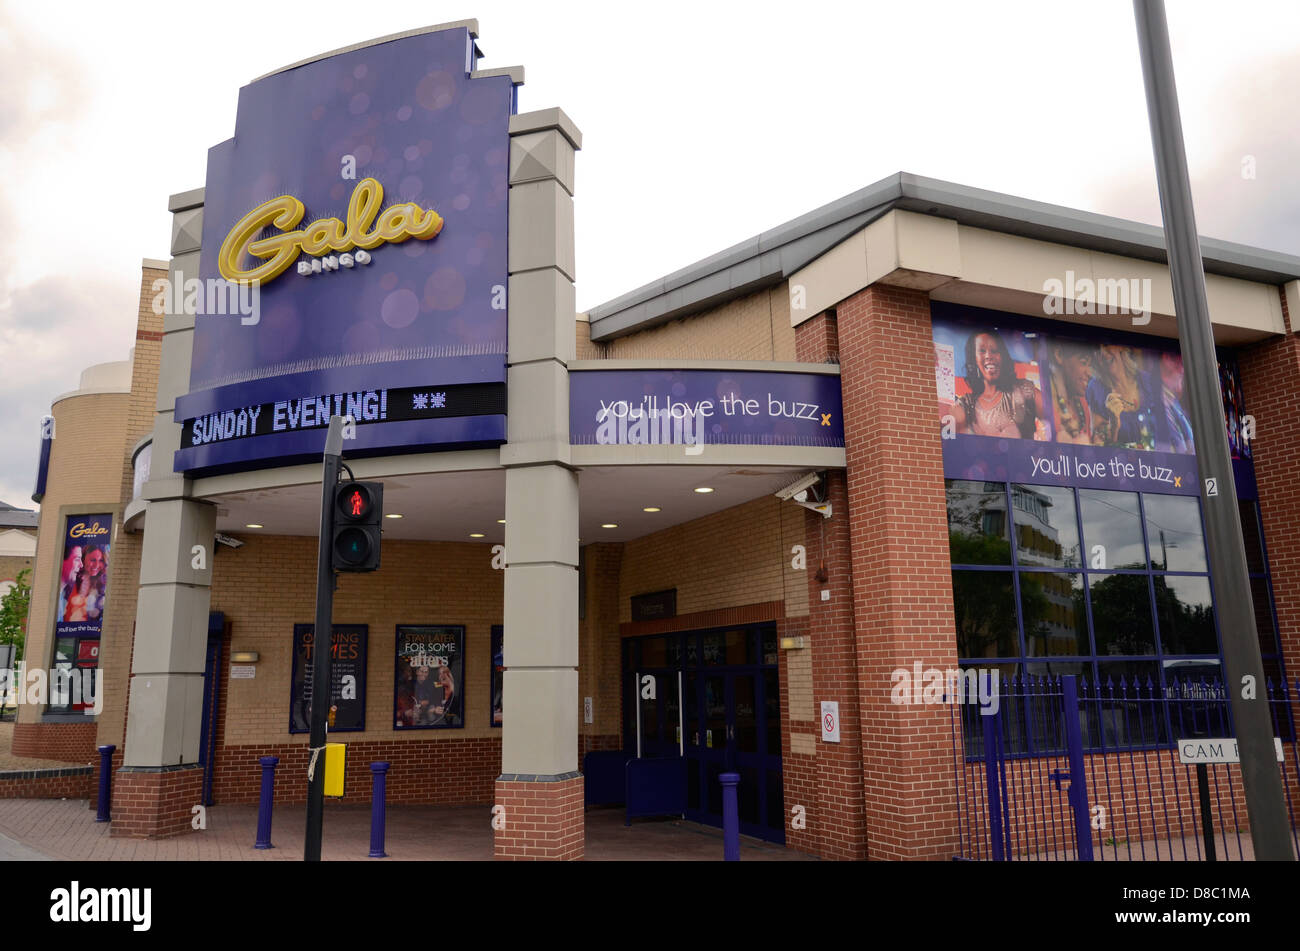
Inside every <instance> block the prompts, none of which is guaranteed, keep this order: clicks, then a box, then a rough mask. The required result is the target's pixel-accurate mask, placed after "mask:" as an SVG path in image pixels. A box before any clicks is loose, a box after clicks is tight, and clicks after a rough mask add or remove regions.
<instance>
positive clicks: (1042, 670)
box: [1025, 651, 1094, 683]
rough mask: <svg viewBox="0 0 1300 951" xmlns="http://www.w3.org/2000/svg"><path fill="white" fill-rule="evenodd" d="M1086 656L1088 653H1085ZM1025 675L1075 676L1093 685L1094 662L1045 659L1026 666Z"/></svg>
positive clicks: (1033, 661)
mask: <svg viewBox="0 0 1300 951" xmlns="http://www.w3.org/2000/svg"><path fill="white" fill-rule="evenodd" d="M1084 653H1085V654H1086V653H1087V651H1084ZM1025 673H1026V674H1028V675H1029V676H1031V677H1052V678H1056V677H1064V676H1065V675H1066V674H1073V675H1074V676H1076V677H1078V678H1079V680H1081V681H1083V680H1086V681H1087V682H1088V683H1092V681H1093V679H1094V678H1093V675H1092V661H1090V660H1052V659H1051V658H1047V657H1044V658H1042V659H1040V660H1032V661H1029V662H1028V663H1026V664H1025Z"/></svg>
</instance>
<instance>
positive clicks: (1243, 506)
mask: <svg viewBox="0 0 1300 951" xmlns="http://www.w3.org/2000/svg"><path fill="white" fill-rule="evenodd" d="M1237 511H1238V513H1239V514H1240V515H1241V537H1242V538H1243V539H1244V540H1245V542H1246V567H1247V568H1249V569H1250V571H1251V572H1252V573H1256V572H1257V573H1260V574H1262V573H1263V572H1264V570H1265V569H1264V539H1263V536H1262V535H1261V534H1260V530H1259V510H1258V507H1257V506H1256V505H1255V503H1254V502H1238V503H1237Z"/></svg>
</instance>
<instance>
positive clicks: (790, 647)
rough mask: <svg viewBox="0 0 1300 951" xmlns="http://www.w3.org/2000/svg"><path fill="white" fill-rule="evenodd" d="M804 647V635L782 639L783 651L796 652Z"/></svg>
mask: <svg viewBox="0 0 1300 951" xmlns="http://www.w3.org/2000/svg"><path fill="white" fill-rule="evenodd" d="M802 647H803V635H802V634H800V635H799V636H797V637H783V638H781V650H783V651H794V650H799V649H801V648H802Z"/></svg>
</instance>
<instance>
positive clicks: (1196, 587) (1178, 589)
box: [1153, 575, 1219, 654]
mask: <svg viewBox="0 0 1300 951" xmlns="http://www.w3.org/2000/svg"><path fill="white" fill-rule="evenodd" d="M1153 581H1154V583H1155V590H1156V610H1157V611H1158V612H1159V615H1160V643H1161V644H1163V645H1164V649H1165V653H1166V654H1217V653H1218V652H1219V642H1218V640H1217V638H1215V636H1214V609H1213V608H1212V607H1211V606H1210V579H1209V578H1205V577H1200V578H1180V577H1176V576H1172V575H1156V576H1155V577H1154V579H1153Z"/></svg>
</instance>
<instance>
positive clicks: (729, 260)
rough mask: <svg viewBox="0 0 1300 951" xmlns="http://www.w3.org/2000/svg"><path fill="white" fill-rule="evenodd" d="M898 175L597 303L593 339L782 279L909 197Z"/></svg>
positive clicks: (663, 319)
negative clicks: (669, 300) (666, 301)
mask: <svg viewBox="0 0 1300 951" xmlns="http://www.w3.org/2000/svg"><path fill="white" fill-rule="evenodd" d="M898 178H899V176H894V177H893V178H891V179H887V180H886V182H882V183H877V184H876V185H872V186H869V187H868V188H864V189H862V190H861V191H859V192H855V193H854V194H852V195H849V196H847V197H845V198H841V199H838V200H836V201H834V202H831V203H830V204H829V205H825V206H824V207H822V208H818V209H816V210H815V211H812V212H809V213H808V214H806V215H802V216H800V217H799V218H795V219H794V220H793V221H789V222H787V223H786V224H784V225H782V226H781V227H779V228H774V229H772V230H771V231H765V232H763V233H762V234H760V235H757V236H756V237H753V238H750V239H749V240H748V241H742V242H741V243H740V244H737V245H733V246H732V247H730V248H727V249H726V250H725V251H720V252H718V253H717V254H714V255H710V256H709V257H707V258H705V259H703V260H702V261H698V262H696V263H695V264H692V265H690V266H689V267H685V268H682V269H681V270H679V271H674V272H673V273H672V274H669V275H667V276H665V277H663V278H660V279H659V280H658V281H653V282H651V283H650V284H646V285H645V286H643V287H639V288H637V289H636V290H634V291H631V292H629V293H627V294H624V295H623V296H621V297H618V298H616V299H614V300H612V301H609V302H608V303H605V304H601V305H600V306H599V307H595V308H592V310H591V312H590V314H589V320H590V321H591V339H592V340H596V341H599V340H607V339H610V338H613V337H617V336H621V335H622V334H626V333H631V332H633V331H637V330H645V329H648V328H649V327H653V326H655V325H657V324H660V323H667V322H668V321H670V320H676V319H678V318H681V317H686V316H689V315H690V314H693V313H698V312H699V311H701V310H706V309H708V308H710V307H714V306H717V304H719V303H723V302H725V301H726V300H728V299H732V298H735V297H740V296H742V295H743V294H749V293H753V292H754V291H755V290H759V289H760V288H763V287H768V286H771V285H773V284H777V283H779V282H780V281H781V280H782V278H784V277H788V276H789V275H790V274H792V273H793V272H794V271H797V270H798V269H799V268H801V267H803V266H804V265H806V264H808V263H809V262H811V261H812V260H813V259H815V258H817V257H820V256H821V255H822V254H825V253H826V252H827V251H829V250H830V249H831V248H833V247H835V245H837V244H839V243H840V242H841V241H843V240H844V239H845V238H847V237H848V236H849V235H851V234H853V233H854V232H855V231H859V230H861V229H862V228H865V227H866V226H867V225H869V224H870V223H871V222H872V221H874V220H875V219H876V218H879V217H880V216H881V215H883V214H884V213H885V212H886V211H888V210H889V208H890V207H891V206H890V201H891V200H894V199H897V198H898V197H900V195H901V191H900V189H899V184H898V181H897V179H898ZM723 288H725V289H726V290H725V291H724V292H723V293H722V294H721V296H719V294H718V290H719V289H723ZM677 291H681V292H682V293H681V296H680V298H679V299H678V301H677V302H676V306H669V307H666V306H664V305H662V304H660V305H658V306H655V302H657V301H658V300H660V299H661V298H663V297H665V296H668V295H673V294H674V293H675V292H677ZM647 305H649V306H647Z"/></svg>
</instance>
